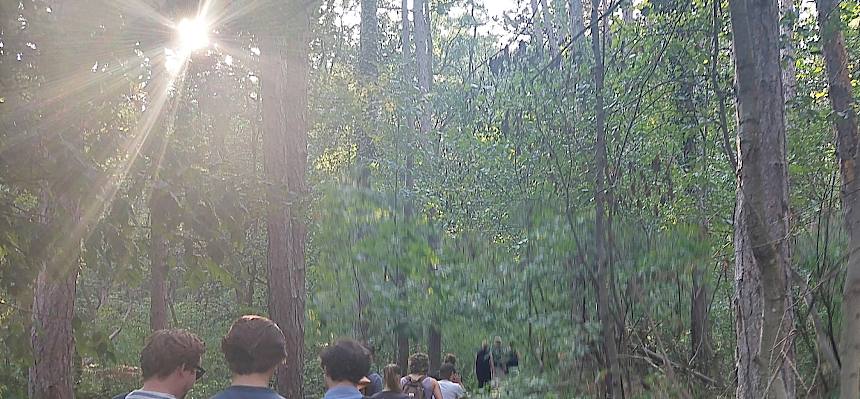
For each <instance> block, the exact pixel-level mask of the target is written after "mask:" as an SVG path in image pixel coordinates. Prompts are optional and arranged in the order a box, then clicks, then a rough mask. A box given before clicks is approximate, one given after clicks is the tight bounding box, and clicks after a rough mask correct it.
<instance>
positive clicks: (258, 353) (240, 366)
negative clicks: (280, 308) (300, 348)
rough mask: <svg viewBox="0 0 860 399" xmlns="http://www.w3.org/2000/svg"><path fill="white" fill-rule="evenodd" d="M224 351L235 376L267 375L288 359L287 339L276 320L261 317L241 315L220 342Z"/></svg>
mask: <svg viewBox="0 0 860 399" xmlns="http://www.w3.org/2000/svg"><path fill="white" fill-rule="evenodd" d="M221 352H224V358H225V359H226V360H227V366H228V367H229V368H230V371H232V372H233V373H234V374H238V375H248V374H257V373H265V372H268V371H270V370H272V369H274V368H275V367H276V366H277V365H279V364H281V363H282V362H283V361H284V359H286V358H287V340H286V338H285V337H284V333H283V332H282V331H281V329H280V328H279V327H278V325H277V324H275V323H274V322H273V321H271V320H269V319H267V318H265V317H262V316H253V315H248V316H242V317H240V318H239V319H238V320H236V321H234V322H233V325H232V326H230V330H229V331H227V335H226V336H225V337H224V339H222V340H221Z"/></svg>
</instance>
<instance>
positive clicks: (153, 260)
mask: <svg viewBox="0 0 860 399" xmlns="http://www.w3.org/2000/svg"><path fill="white" fill-rule="evenodd" d="M153 185H155V186H156V187H153V189H152V194H150V195H151V198H150V201H149V209H150V214H149V224H150V230H149V262H150V269H151V270H150V279H149V298H150V303H149V328H150V329H151V330H152V331H156V330H163V329H165V328H167V326H168V323H167V289H166V287H165V281H166V280H167V251H168V243H167V239H166V234H167V221H166V220H165V217H166V214H165V210H164V206H163V204H164V202H165V200H166V197H167V196H168V195H170V194H168V193H167V190H165V189H164V188H163V187H159V186H160V185H164V182H162V181H160V180H156V181H154V182H153Z"/></svg>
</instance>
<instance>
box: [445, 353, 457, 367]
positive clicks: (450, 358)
mask: <svg viewBox="0 0 860 399" xmlns="http://www.w3.org/2000/svg"><path fill="white" fill-rule="evenodd" d="M442 363H451V364H453V365H455V366H456V365H457V355H455V354H453V353H446V354H445V358H444V359H442Z"/></svg>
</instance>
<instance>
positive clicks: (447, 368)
mask: <svg viewBox="0 0 860 399" xmlns="http://www.w3.org/2000/svg"><path fill="white" fill-rule="evenodd" d="M456 372H457V369H456V367H454V365H453V364H451V363H445V364H443V365H442V367H441V368H439V378H440V379H443V380H450V379H451V376H453V375H454V373H456Z"/></svg>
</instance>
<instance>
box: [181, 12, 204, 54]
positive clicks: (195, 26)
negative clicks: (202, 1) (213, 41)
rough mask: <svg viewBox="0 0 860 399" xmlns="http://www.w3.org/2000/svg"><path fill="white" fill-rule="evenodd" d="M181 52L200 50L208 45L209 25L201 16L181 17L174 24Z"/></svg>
mask: <svg viewBox="0 0 860 399" xmlns="http://www.w3.org/2000/svg"><path fill="white" fill-rule="evenodd" d="M176 31H177V32H178V33H179V45H180V46H181V49H182V50H183V52H191V51H195V50H200V49H202V48H204V47H206V46H208V45H209V25H208V24H207V23H206V21H204V20H203V18H200V17H197V18H193V19H189V18H183V19H182V21H179V25H177V26H176Z"/></svg>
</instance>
